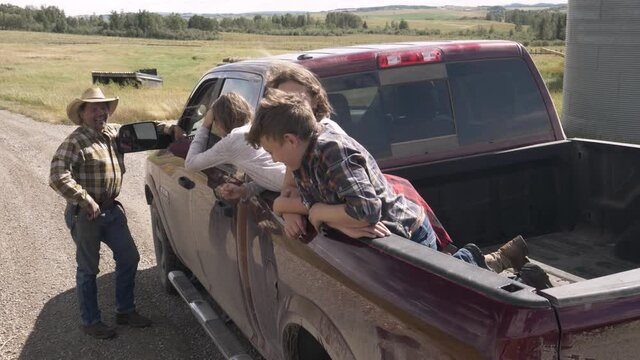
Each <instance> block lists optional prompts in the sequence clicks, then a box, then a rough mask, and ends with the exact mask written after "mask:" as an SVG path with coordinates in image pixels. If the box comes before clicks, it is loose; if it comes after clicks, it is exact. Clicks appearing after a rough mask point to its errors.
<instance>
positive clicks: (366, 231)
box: [335, 222, 391, 239]
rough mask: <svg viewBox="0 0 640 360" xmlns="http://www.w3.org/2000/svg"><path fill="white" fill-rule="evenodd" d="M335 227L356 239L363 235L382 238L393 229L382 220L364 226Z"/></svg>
mask: <svg viewBox="0 0 640 360" xmlns="http://www.w3.org/2000/svg"><path fill="white" fill-rule="evenodd" d="M335 229H336V230H338V231H340V232H341V233H343V234H345V235H347V236H349V237H351V238H354V239H358V238H361V237H366V238H380V237H385V236H389V235H391V231H389V229H387V227H386V226H385V225H384V224H383V223H381V222H378V223H376V224H373V225H367V226H363V227H348V226H336V227H335Z"/></svg>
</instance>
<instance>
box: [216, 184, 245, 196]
mask: <svg viewBox="0 0 640 360" xmlns="http://www.w3.org/2000/svg"><path fill="white" fill-rule="evenodd" d="M217 190H218V194H220V196H221V197H222V198H224V199H225V200H236V199H239V198H241V197H243V196H245V194H246V189H245V187H244V186H238V185H235V184H231V183H226V184H222V185H220V186H218V189H217Z"/></svg>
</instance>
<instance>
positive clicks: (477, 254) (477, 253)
mask: <svg viewBox="0 0 640 360" xmlns="http://www.w3.org/2000/svg"><path fill="white" fill-rule="evenodd" d="M463 249H466V250H467V251H469V252H470V253H471V256H473V261H475V263H476V265H478V266H479V267H481V268H483V269H488V267H487V263H485V261H484V254H482V250H480V248H479V247H478V245H476V244H474V243H468V244H467V245H465V246H464V247H463Z"/></svg>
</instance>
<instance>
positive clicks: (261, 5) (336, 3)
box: [0, 0, 567, 16]
mask: <svg viewBox="0 0 640 360" xmlns="http://www.w3.org/2000/svg"><path fill="white" fill-rule="evenodd" d="M541 2H544V3H553V4H562V3H567V0H479V1H473V0H346V1H345V0H324V1H318V0H235V1H233V0H226V1H225V0H222V1H221V0H217V1H216V0H182V1H158V0H111V1H87V0H85V1H78V0H0V3H9V4H12V5H17V6H20V7H25V6H35V7H40V6H43V5H44V6H55V7H57V8H59V9H62V10H64V13H65V14H66V15H67V16H74V15H92V14H96V15H100V14H109V13H110V12H111V11H113V10H115V11H117V12H120V11H124V12H138V11H139V10H147V11H149V12H177V13H196V14H229V13H231V14H239V13H247V12H268V11H291V12H293V11H308V12H317V11H325V10H334V9H341V8H347V7H353V8H355V7H372V6H384V5H429V6H441V5H458V6H481V5H505V4H512V3H520V4H537V3H541Z"/></svg>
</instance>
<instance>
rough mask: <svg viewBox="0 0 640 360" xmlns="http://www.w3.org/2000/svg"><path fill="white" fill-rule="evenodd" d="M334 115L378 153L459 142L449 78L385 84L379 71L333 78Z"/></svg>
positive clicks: (420, 150)
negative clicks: (380, 79) (382, 82)
mask: <svg viewBox="0 0 640 360" xmlns="http://www.w3.org/2000/svg"><path fill="white" fill-rule="evenodd" d="M323 84H324V86H325V88H326V89H327V92H328V97H329V102H330V103H331V106H332V108H333V114H332V119H333V120H335V121H336V122H338V123H339V124H340V126H342V128H343V129H344V130H345V131H346V132H347V133H348V134H349V135H351V136H352V137H353V138H355V139H356V140H358V142H360V143H361V144H363V145H364V146H365V147H366V148H367V150H369V152H371V154H372V155H373V156H374V157H376V159H384V158H389V157H402V156H411V155H417V154H425V153H428V152H434V151H442V150H445V149H449V148H452V147H457V146H458V141H457V138H456V136H455V135H456V127H455V123H454V118H453V111H452V109H451V101H450V96H449V87H448V84H447V81H446V79H424V78H422V79H417V80H416V81H411V82H399V83H390V84H388V85H381V84H380V82H379V79H378V74H377V73H375V72H371V73H361V74H352V75H347V76H341V77H335V78H327V79H324V80H323Z"/></svg>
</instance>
